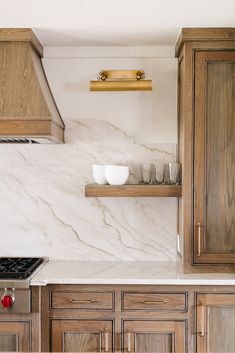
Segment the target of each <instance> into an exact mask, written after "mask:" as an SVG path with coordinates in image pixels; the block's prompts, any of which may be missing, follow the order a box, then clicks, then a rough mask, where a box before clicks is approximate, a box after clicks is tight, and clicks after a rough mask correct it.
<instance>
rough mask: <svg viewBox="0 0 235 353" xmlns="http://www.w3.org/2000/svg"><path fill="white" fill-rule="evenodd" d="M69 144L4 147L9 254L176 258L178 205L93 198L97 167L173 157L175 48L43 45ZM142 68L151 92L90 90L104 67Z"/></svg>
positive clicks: (5, 246)
mask: <svg viewBox="0 0 235 353" xmlns="http://www.w3.org/2000/svg"><path fill="white" fill-rule="evenodd" d="M43 65H44V67H45V71H46V74H47V77H48V80H49V83H50V85H51V89H52V92H53V94H54V97H55V100H56V102H57V104H58V107H59V110H60V112H61V115H62V117H63V119H64V122H65V124H66V135H65V140H66V143H65V144H64V145H52V146H51V145H30V146H29V145H28V146H25V145H0V156H1V157H0V193H1V200H0V226H1V233H0V237H1V255H2V256H49V257H51V258H54V259H73V260H142V261H152V260H159V261H165V260H175V259H176V245H175V244H176V199H174V198H170V199H164V198H162V199H161V198H120V199H118V198H99V199H98V198H89V199H86V198H85V197H84V185H85V184H86V183H87V182H90V181H92V173H91V166H92V163H94V162H97V163H125V164H129V165H130V167H131V176H130V180H129V181H130V182H132V183H134V182H135V178H136V172H137V165H138V163H139V162H141V161H151V162H155V161H163V162H166V163H168V162H170V161H174V160H175V153H176V134H177V133H176V76H177V73H176V66H177V64H176V59H174V58H173V48H169V47H165V48H46V50H45V57H44V60H43ZM105 68H108V69H111V68H113V69H115V68H116V69H121V68H123V69H124V68H125V69H135V68H136V69H144V70H145V71H146V73H147V76H148V77H149V78H151V79H153V85H154V90H153V92H89V80H91V79H95V78H96V76H97V73H98V72H99V71H100V70H101V69H105Z"/></svg>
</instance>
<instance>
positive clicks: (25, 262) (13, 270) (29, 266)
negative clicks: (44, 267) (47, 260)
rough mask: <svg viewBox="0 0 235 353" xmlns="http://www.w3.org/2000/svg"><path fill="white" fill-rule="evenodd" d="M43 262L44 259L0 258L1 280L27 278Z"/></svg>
mask: <svg viewBox="0 0 235 353" xmlns="http://www.w3.org/2000/svg"><path fill="white" fill-rule="evenodd" d="M42 261H43V258H42V257H0V279H8V278H9V279H10V278H15V279H21V278H27V277H28V276H29V275H30V274H31V273H32V272H33V271H34V270H35V269H36V268H37V267H38V266H39V265H40V264H41V263H42Z"/></svg>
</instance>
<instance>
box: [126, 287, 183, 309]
mask: <svg viewBox="0 0 235 353" xmlns="http://www.w3.org/2000/svg"><path fill="white" fill-rule="evenodd" d="M122 310H123V311H124V310H151V311H155V310H156V311H158V310H174V311H187V293H163V292H151V293H147V292H145V293H137V292H135V293H132V292H123V293H122Z"/></svg>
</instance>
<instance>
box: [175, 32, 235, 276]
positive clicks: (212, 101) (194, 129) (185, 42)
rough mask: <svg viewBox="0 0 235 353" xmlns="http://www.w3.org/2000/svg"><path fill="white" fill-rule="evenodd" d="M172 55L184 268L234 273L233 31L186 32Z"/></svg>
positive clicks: (234, 134)
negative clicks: (176, 83)
mask: <svg viewBox="0 0 235 353" xmlns="http://www.w3.org/2000/svg"><path fill="white" fill-rule="evenodd" d="M176 55H177V56H178V57H179V110H178V111H179V159H180V162H181V163H182V165H183V168H182V184H183V189H182V200H180V202H179V215H180V216H179V217H180V219H179V225H180V229H179V232H180V234H181V235H182V236H183V238H184V253H183V259H184V263H185V269H186V271H190V270H194V269H195V268H196V269H197V270H199V271H201V270H203V269H205V270H208V271H211V270H213V268H214V269H215V270H216V271H218V270H219V271H225V270H228V269H229V268H230V269H231V270H235V266H234V265H235V28H234V29H185V30H183V31H182V34H181V36H180V38H179V40H178V43H177V46H176ZM195 265H196V266H195ZM200 265H201V266H200Z"/></svg>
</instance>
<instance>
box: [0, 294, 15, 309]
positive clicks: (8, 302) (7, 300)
mask: <svg viewBox="0 0 235 353" xmlns="http://www.w3.org/2000/svg"><path fill="white" fill-rule="evenodd" d="M13 301H14V300H13V298H12V296H11V295H10V294H7V295H3V296H2V299H1V303H2V306H3V307H4V308H10V307H11V306H12V304H13Z"/></svg>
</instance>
